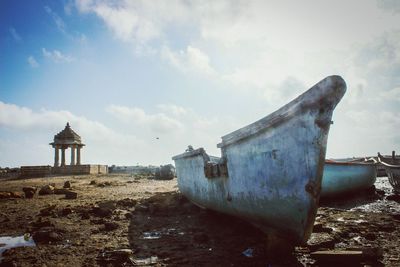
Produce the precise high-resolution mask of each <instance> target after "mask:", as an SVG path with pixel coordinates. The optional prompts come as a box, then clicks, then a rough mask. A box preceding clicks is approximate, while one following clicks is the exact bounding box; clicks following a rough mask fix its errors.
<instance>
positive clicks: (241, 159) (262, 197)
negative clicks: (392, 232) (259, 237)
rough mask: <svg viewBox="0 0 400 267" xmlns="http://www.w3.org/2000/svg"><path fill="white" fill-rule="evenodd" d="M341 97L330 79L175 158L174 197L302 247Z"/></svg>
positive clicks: (342, 87)
mask: <svg viewBox="0 0 400 267" xmlns="http://www.w3.org/2000/svg"><path fill="white" fill-rule="evenodd" d="M345 91H346V84H345V81H344V80H343V79H342V78H341V77H340V76H329V77H327V78H325V79H323V80H322V81H320V82H319V83H317V84H316V85H314V86H313V87H312V88H311V89H309V90H308V91H306V92H305V93H303V94H302V95H300V96H299V97H297V98H296V99H294V100H293V101H291V102H290V103H288V104H286V105H285V106H283V107H282V108H280V109H279V110H277V111H275V112H273V113H272V114H270V115H268V116H266V117H264V118H262V119H260V120H258V121H256V122H254V123H252V124H250V125H248V126H246V127H243V128H241V129H239V130H237V131H234V132H232V133H230V134H228V135H225V136H223V137H222V142H221V143H220V144H218V147H219V148H221V157H220V158H217V157H212V156H209V155H207V153H206V152H205V150H204V149H203V148H199V149H195V150H193V149H188V150H187V151H186V152H185V153H183V154H180V155H177V156H175V157H173V160H174V161H175V166H176V172H177V177H178V186H179V189H180V191H181V192H182V193H183V194H184V195H185V196H186V197H187V198H189V199H190V200H191V201H192V202H194V203H195V204H197V205H199V206H201V207H204V208H207V209H212V210H216V211H219V212H224V213H227V214H230V215H234V216H238V217H241V218H243V219H245V220H248V221H249V222H251V223H253V224H254V225H256V226H257V227H259V228H260V229H261V230H263V231H264V232H265V233H266V234H267V235H268V238H269V239H274V240H284V241H285V242H287V243H290V244H303V243H305V242H306V240H307V239H308V238H309V236H310V234H311V231H312V227H313V224H314V220H315V216H316V213H317V208H318V201H319V196H320V189H321V179H322V173H323V168H324V162H325V152H326V145H327V138H328V133H329V127H330V125H331V123H332V121H331V118H332V113H333V110H334V109H335V107H336V105H337V103H338V102H339V101H340V99H341V98H342V97H343V95H344V93H345Z"/></svg>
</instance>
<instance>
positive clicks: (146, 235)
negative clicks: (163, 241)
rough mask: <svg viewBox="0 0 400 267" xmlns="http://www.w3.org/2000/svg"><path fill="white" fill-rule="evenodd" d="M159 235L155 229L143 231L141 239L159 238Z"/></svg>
mask: <svg viewBox="0 0 400 267" xmlns="http://www.w3.org/2000/svg"><path fill="white" fill-rule="evenodd" d="M160 237H161V233H160V232H157V231H154V232H144V233H143V239H159V238H160Z"/></svg>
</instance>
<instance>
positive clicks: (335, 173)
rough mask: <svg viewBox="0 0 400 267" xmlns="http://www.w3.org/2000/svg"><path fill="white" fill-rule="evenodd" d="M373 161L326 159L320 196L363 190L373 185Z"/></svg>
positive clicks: (374, 168) (374, 172) (374, 178)
mask: <svg viewBox="0 0 400 267" xmlns="http://www.w3.org/2000/svg"><path fill="white" fill-rule="evenodd" d="M375 180H376V167H375V163H373V162H360V161H359V160H354V161H347V162H346V161H333V160H326V161H325V166H324V174H323V176H322V185H321V197H334V196H338V195H342V194H346V193H351V192H357V191H361V190H365V189H368V188H370V187H371V186H373V185H374V183H375Z"/></svg>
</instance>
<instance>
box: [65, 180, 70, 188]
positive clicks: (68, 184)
mask: <svg viewBox="0 0 400 267" xmlns="http://www.w3.org/2000/svg"><path fill="white" fill-rule="evenodd" d="M63 188H71V183H70V182H69V181H65V183H64V186H63Z"/></svg>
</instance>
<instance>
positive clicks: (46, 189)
mask: <svg viewBox="0 0 400 267" xmlns="http://www.w3.org/2000/svg"><path fill="white" fill-rule="evenodd" d="M53 193H54V186H52V185H45V186H42V187H41V188H40V190H39V195H51V194H53Z"/></svg>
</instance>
